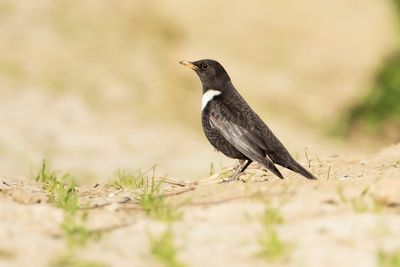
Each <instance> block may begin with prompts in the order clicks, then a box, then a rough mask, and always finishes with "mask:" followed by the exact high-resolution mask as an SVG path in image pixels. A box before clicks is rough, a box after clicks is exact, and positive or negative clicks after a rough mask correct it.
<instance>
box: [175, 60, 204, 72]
mask: <svg viewBox="0 0 400 267" xmlns="http://www.w3.org/2000/svg"><path fill="white" fill-rule="evenodd" d="M179 63H180V64H182V65H183V66H186V67H188V68H191V69H192V70H198V69H199V68H198V67H196V65H194V64H193V63H192V62H190V61H179Z"/></svg>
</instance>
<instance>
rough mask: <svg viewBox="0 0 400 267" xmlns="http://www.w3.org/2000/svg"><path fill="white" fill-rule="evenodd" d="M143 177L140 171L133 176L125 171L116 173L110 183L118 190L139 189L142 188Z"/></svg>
mask: <svg viewBox="0 0 400 267" xmlns="http://www.w3.org/2000/svg"><path fill="white" fill-rule="evenodd" d="M144 183H145V176H144V173H142V172H141V171H140V170H138V171H137V173H135V174H130V173H129V172H127V171H121V170H120V171H117V173H116V178H115V179H114V180H113V181H112V185H114V186H115V187H117V188H118V189H139V188H143V186H144Z"/></svg>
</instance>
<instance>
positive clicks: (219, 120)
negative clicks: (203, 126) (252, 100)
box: [210, 105, 283, 178]
mask: <svg viewBox="0 0 400 267" xmlns="http://www.w3.org/2000/svg"><path fill="white" fill-rule="evenodd" d="M211 110H212V111H211V112H210V124H211V126H212V127H214V128H215V129H217V130H218V131H219V132H220V133H221V135H222V136H223V137H224V138H225V139H226V140H227V141H228V142H229V143H230V144H231V145H233V146H234V147H235V148H236V149H237V150H239V151H240V152H241V153H243V154H244V155H245V156H246V157H248V158H249V159H251V160H252V161H256V162H259V163H261V164H263V165H265V167H267V168H268V169H269V170H271V171H272V172H273V173H275V174H276V175H277V176H279V177H281V178H283V176H282V174H281V173H280V172H279V170H278V169H277V168H276V167H275V165H274V163H273V162H272V161H271V159H270V158H269V157H268V156H267V154H266V153H265V150H266V149H267V148H266V147H265V142H264V141H263V140H262V134H261V133H260V132H259V130H258V129H257V128H248V127H246V126H245V124H243V120H242V118H237V117H234V116H233V115H232V112H230V111H229V110H228V109H227V107H226V106H223V105H213V108H212V109H211Z"/></svg>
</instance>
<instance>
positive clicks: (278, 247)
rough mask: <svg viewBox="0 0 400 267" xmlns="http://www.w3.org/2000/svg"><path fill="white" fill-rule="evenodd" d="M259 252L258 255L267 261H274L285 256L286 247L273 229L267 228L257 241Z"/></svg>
mask: <svg viewBox="0 0 400 267" xmlns="http://www.w3.org/2000/svg"><path fill="white" fill-rule="evenodd" d="M259 243H260V247H261V250H260V252H259V255H260V256H262V257H263V258H265V259H267V260H269V261H276V260H280V259H282V258H284V257H285V256H286V255H287V251H288V249H287V246H286V244H285V243H284V242H283V241H282V240H281V239H280V238H279V236H278V233H277V231H276V229H275V227H267V228H265V229H264V231H263V233H262V235H261V236H260V239H259Z"/></svg>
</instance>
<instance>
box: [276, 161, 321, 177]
mask: <svg viewBox="0 0 400 267" xmlns="http://www.w3.org/2000/svg"><path fill="white" fill-rule="evenodd" d="M284 167H286V168H288V169H290V170H292V171H294V172H297V173H300V174H301V175H303V176H304V177H306V178H307V179H311V180H314V179H317V178H316V177H315V176H314V175H312V174H311V173H310V172H309V171H307V170H306V169H305V168H304V167H303V166H301V165H300V164H299V163H298V162H297V161H295V160H294V159H293V160H291V161H290V162H289V163H286V166H284Z"/></svg>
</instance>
